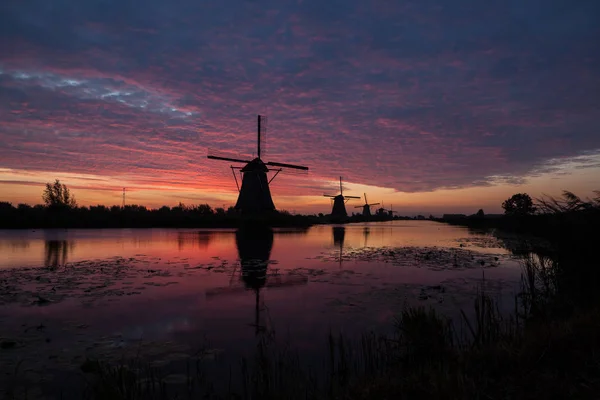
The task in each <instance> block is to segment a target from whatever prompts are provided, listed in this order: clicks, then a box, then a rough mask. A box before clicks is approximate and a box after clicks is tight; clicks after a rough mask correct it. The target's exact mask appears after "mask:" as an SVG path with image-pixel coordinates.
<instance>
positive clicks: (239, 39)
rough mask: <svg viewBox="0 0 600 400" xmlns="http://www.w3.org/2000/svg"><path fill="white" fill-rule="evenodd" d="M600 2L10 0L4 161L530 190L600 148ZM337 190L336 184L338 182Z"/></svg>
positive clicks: (35, 167) (217, 179)
mask: <svg viewBox="0 0 600 400" xmlns="http://www.w3.org/2000/svg"><path fill="white" fill-rule="evenodd" d="M599 11H600V5H598V3H597V2H594V1H581V2H577V4H574V3H572V2H567V1H566V0H559V1H555V2H552V3H544V5H543V7H542V6H541V5H540V4H538V2H537V1H534V0H527V1H524V2H523V1H516V0H511V1H508V2H500V1H492V2H491V3H490V2H487V3H485V4H484V3H481V2H476V1H474V0H460V1H457V2H452V3H448V2H445V1H443V0H432V1H426V2H403V3H398V2H391V1H386V0H377V1H374V2H372V3H365V2H360V1H358V0H353V1H330V2H322V1H320V2H317V1H313V0H305V1H301V2H298V1H277V2H276V1H274V0H273V1H267V2H260V3H259V2H252V1H242V0H238V1H235V0H232V1H228V2H225V3H223V2H217V1H203V2H197V1H192V0H183V1H179V2H177V3H176V4H175V3H168V2H159V1H157V0H150V1H144V2H138V1H132V2H123V1H116V0H103V1H100V0H92V1H86V2H79V3H76V4H75V3H73V2H71V1H66V0H58V1H54V2H52V4H51V5H50V3H48V2H46V1H42V0H33V1H30V2H27V4H25V3H22V2H18V1H15V0H9V1H8V2H4V3H3V4H2V5H0V46H1V47H2V49H4V50H3V52H2V54H0V121H2V124H1V125H0V141H1V142H2V143H3V145H2V146H1V147H0V167H4V168H12V169H20V170H25V171H26V170H30V171H46V172H53V171H54V172H66V171H68V172H72V173H78V174H92V175H96V176H105V177H107V178H108V179H120V180H125V181H127V182H129V184H132V185H140V186H144V187H149V186H153V187H156V188H165V187H177V188H179V189H180V190H189V191H218V190H221V191H222V192H223V193H225V192H226V193H234V192H235V184H234V183H233V181H232V179H231V175H230V172H231V171H230V170H229V164H226V163H219V162H216V161H211V160H206V158H205V156H206V152H207V148H215V149H219V150H222V151H235V152H237V153H243V154H247V155H251V154H252V153H253V152H254V151H255V140H256V139H255V129H256V128H255V114H257V113H261V114H267V115H268V116H269V125H268V133H267V152H266V154H267V156H266V158H267V159H272V160H275V161H280V162H290V163H295V164H304V165H308V166H310V168H311V173H310V175H309V176H308V177H307V178H304V179H300V178H297V177H294V178H293V179H289V178H285V179H284V176H282V177H281V178H278V182H277V184H278V186H277V189H275V190H276V191H280V192H279V193H280V194H282V195H293V194H294V193H297V192H298V191H301V192H302V193H303V194H307V195H321V194H322V192H323V191H327V190H331V189H334V188H333V187H329V186H328V185H331V184H330V183H327V182H331V181H335V179H336V176H338V175H343V176H344V177H345V179H347V180H348V181H349V182H353V183H356V184H361V183H362V184H369V185H375V186H378V187H385V188H392V189H395V190H398V191H404V192H423V191H432V190H436V189H440V188H463V187H469V186H473V185H498V184H515V183H523V182H525V181H526V179H527V178H526V177H527V176H528V175H531V174H536V173H539V170H540V169H544V168H545V171H548V168H549V167H548V166H547V162H548V160H554V159H561V158H564V157H573V156H578V155H580V154H583V153H584V152H585V151H589V150H593V149H600V135H598V131H599V128H600V122H599V120H598V118H597V115H598V112H599V111H600V110H599V108H600V106H599V105H600V75H599V72H598V71H600V53H598V52H597V43H598V41H599V40H600V30H599V29H598V26H600V24H599V23H598V22H599V21H598V17H597V16H598V15H600V12H599ZM331 186H335V185H331Z"/></svg>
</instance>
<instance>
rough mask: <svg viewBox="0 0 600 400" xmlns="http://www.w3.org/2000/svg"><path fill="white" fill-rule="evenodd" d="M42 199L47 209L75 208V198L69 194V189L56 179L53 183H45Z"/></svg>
mask: <svg viewBox="0 0 600 400" xmlns="http://www.w3.org/2000/svg"><path fill="white" fill-rule="evenodd" d="M42 199H44V203H46V206H47V207H48V208H52V209H69V208H75V207H77V202H76V201H75V196H73V195H72V194H71V192H70V191H69V188H68V187H67V185H65V184H64V183H60V181H59V180H58V179H57V180H56V181H54V183H46V189H44V193H43V194H42Z"/></svg>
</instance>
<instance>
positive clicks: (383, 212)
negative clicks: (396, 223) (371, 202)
mask: <svg viewBox="0 0 600 400" xmlns="http://www.w3.org/2000/svg"><path fill="white" fill-rule="evenodd" d="M377 215H379V216H381V217H383V216H385V215H387V210H386V209H385V208H383V201H382V202H381V207H379V208H378V209H377Z"/></svg>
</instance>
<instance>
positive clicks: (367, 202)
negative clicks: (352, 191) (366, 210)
mask: <svg viewBox="0 0 600 400" xmlns="http://www.w3.org/2000/svg"><path fill="white" fill-rule="evenodd" d="M365 204H369V200H367V194H366V193H365Z"/></svg>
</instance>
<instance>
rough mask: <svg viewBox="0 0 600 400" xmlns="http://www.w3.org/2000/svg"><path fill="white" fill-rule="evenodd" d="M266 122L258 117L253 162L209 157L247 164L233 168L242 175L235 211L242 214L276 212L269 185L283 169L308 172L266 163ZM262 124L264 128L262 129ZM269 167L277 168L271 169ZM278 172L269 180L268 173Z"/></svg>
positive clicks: (288, 166) (274, 163) (215, 156)
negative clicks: (263, 141) (263, 142)
mask: <svg viewBox="0 0 600 400" xmlns="http://www.w3.org/2000/svg"><path fill="white" fill-rule="evenodd" d="M265 122H266V118H265V117H263V116H261V115H259V116H258V130H257V136H258V140H257V147H258V149H257V153H256V155H257V157H256V158H254V159H253V160H242V159H239V158H231V157H221V156H218V155H211V154H209V155H208V158H210V159H213V160H223V161H230V162H234V163H245V164H246V165H245V166H244V167H234V166H233V165H232V166H231V170H232V171H233V170H234V169H239V170H240V173H241V174H242V187H241V188H240V187H239V185H238V191H239V195H238V199H237V202H236V203H235V209H236V210H240V211H241V212H242V214H261V213H265V212H270V211H275V204H274V203H273V199H272V198H271V191H270V189H269V184H270V183H271V182H272V181H273V179H275V177H276V176H277V174H279V173H280V172H281V171H282V170H283V168H292V169H298V170H304V171H307V170H308V167H304V166H301V165H293V164H284V163H278V162H272V161H269V162H264V161H263V160H262V159H261V158H260V155H261V133H262V134H263V135H262V136H263V138H264V133H265ZM261 123H262V128H261ZM267 166H269V167H276V168H273V169H269V168H268V167H267ZM269 171H276V172H275V175H273V177H272V178H271V179H268V178H267V172H269ZM233 177H234V179H235V183H236V185H237V184H238V181H237V177H236V175H235V172H234V173H233Z"/></svg>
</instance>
